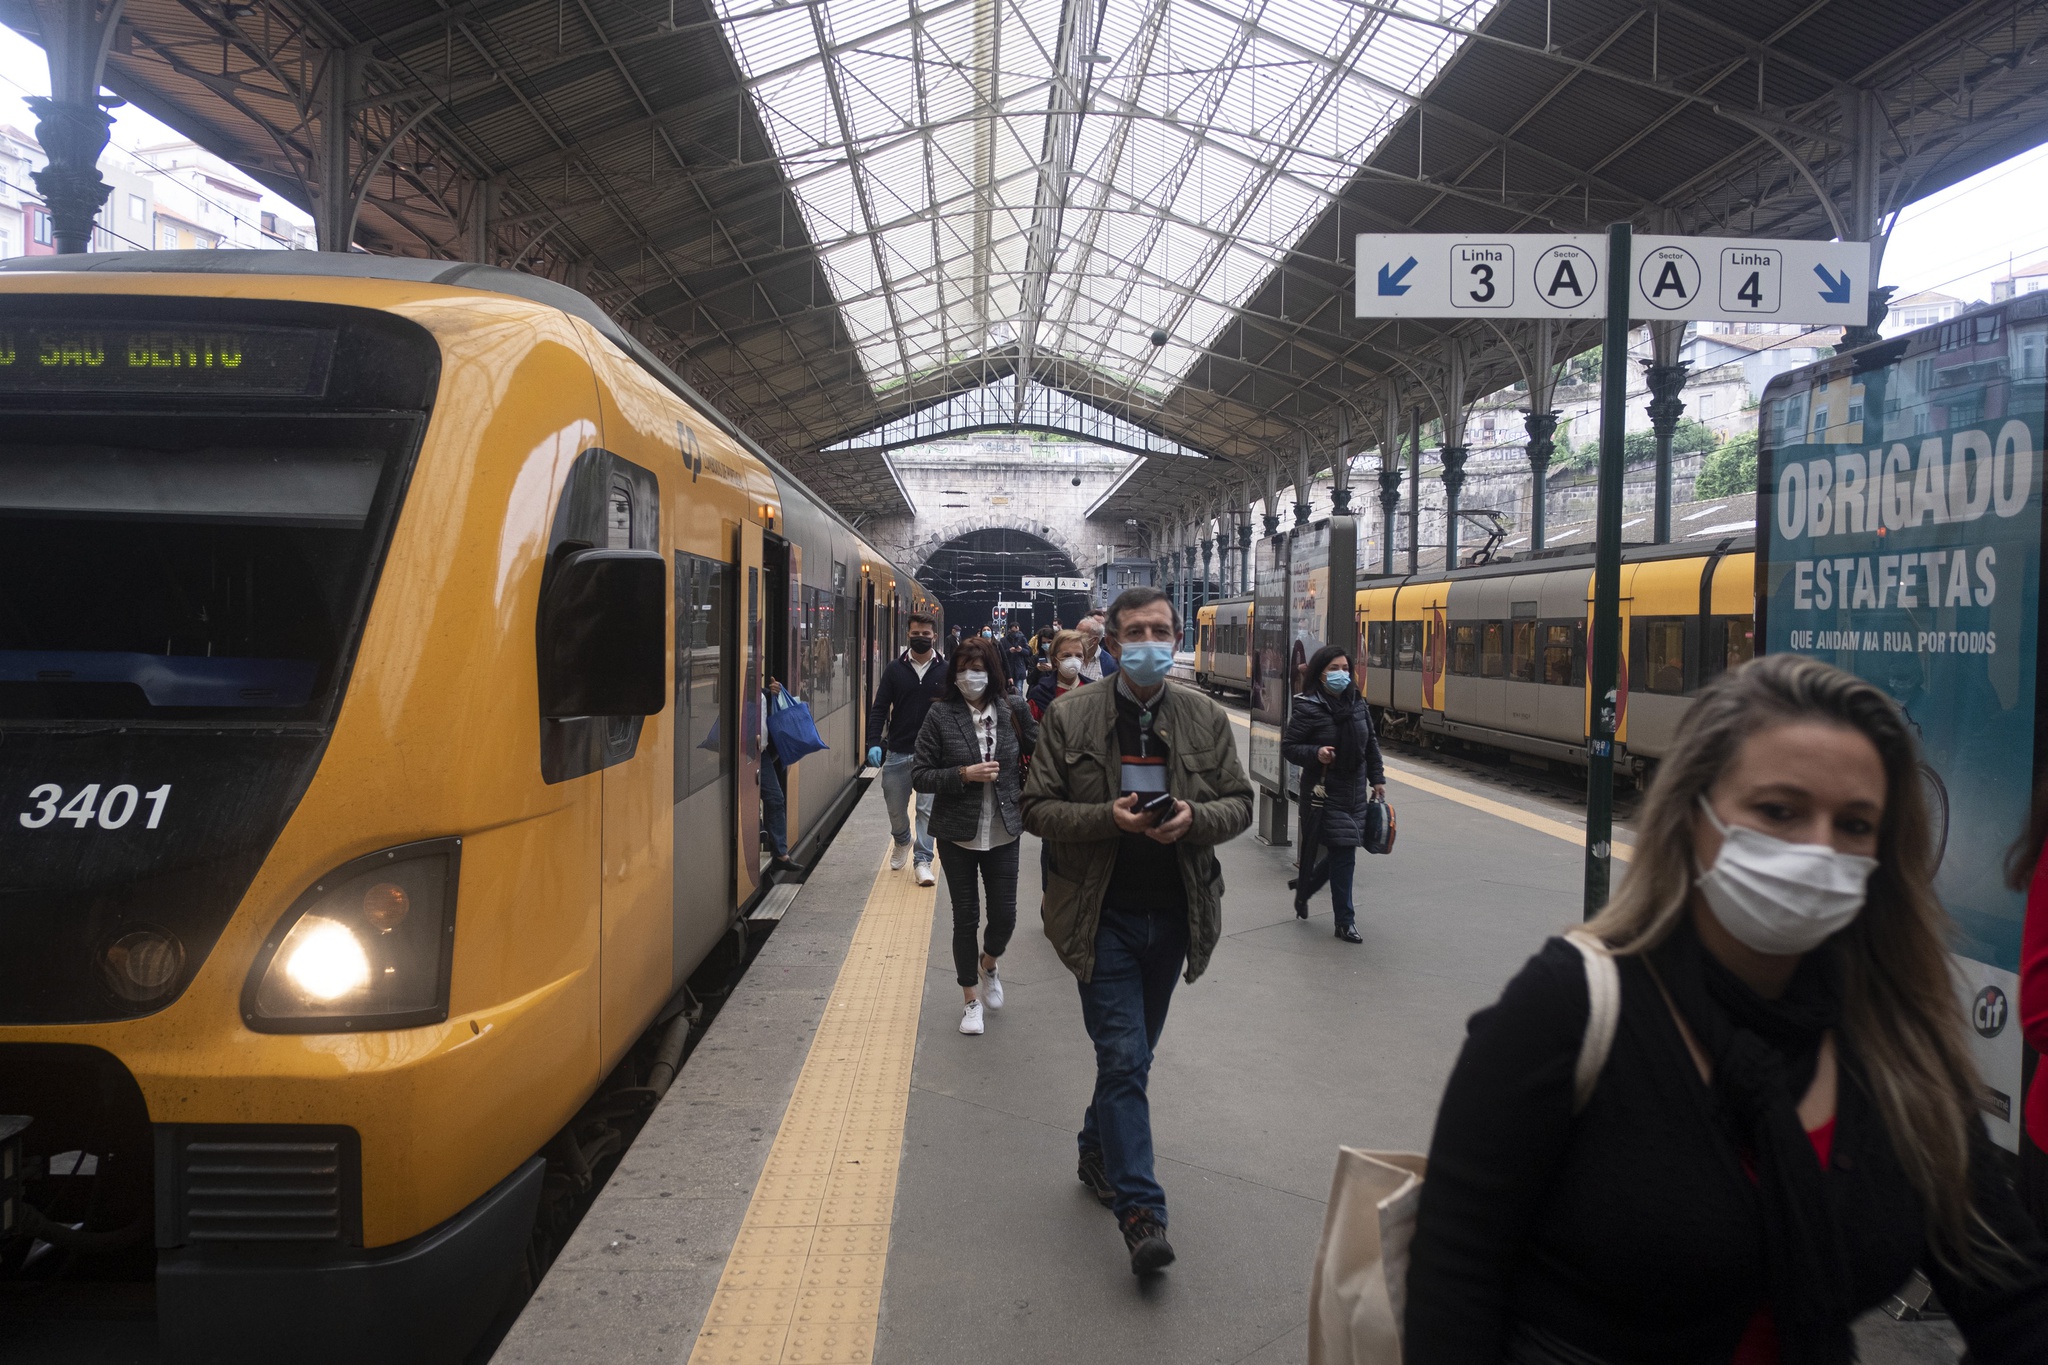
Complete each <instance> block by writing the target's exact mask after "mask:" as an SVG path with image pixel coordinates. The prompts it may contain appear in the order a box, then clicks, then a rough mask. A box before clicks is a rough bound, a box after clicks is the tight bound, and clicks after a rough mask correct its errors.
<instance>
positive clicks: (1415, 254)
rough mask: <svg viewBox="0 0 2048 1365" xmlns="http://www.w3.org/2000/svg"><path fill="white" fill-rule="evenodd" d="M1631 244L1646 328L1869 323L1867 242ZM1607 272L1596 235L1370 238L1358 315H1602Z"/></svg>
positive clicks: (1635, 309)
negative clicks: (1650, 324) (1719, 321)
mask: <svg viewBox="0 0 2048 1365" xmlns="http://www.w3.org/2000/svg"><path fill="white" fill-rule="evenodd" d="M1632 246H1633V259H1632V261H1631V266H1630V271H1629V274H1630V277H1631V278H1630V284H1631V292H1632V293H1633V294H1634V297H1635V302H1634V303H1633V304H1632V305H1631V307H1630V309H1629V316H1630V317H1631V318H1632V319H1634V320H1637V321H1649V320H1653V319H1657V320H1664V319H1669V320H1674V321H1682V320H1697V319H1702V318H1733V319H1742V318H1754V319H1757V320H1759V321H1770V322H1785V323H1797V324H1801V325H1805V326H1828V325H1844V326H1860V325H1861V324H1863V323H1864V322H1866V321H1867V320H1868V315H1869V309H1870V247H1869V245H1868V244H1867V243H1863V242H1797V241H1750V240H1745V239H1742V238H1739V237H1666V236H1657V235H1654V234H1643V235H1640V236H1637V237H1635V238H1634V239H1633V243H1632ZM1606 268H1607V239H1606V238H1605V237H1604V236H1601V235H1599V234H1597V233H1579V234H1560V235H1556V236H1550V235H1544V234H1537V233H1516V234H1505V235H1501V236H1497V237H1484V236H1467V235H1449V234H1442V233H1429V234H1418V233H1373V232H1361V233H1360V234H1358V316H1360V317H1361V318H1454V317H1462V316H1466V315H1484V316H1490V317H1500V318H1597V317H1605V316H1606V313H1607V281H1606V278H1605V275H1606Z"/></svg>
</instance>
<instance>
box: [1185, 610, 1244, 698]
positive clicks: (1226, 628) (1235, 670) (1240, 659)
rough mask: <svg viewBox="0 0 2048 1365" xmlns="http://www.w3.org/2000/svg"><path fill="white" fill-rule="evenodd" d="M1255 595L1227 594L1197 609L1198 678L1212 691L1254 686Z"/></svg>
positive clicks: (1198, 681)
mask: <svg viewBox="0 0 2048 1365" xmlns="http://www.w3.org/2000/svg"><path fill="white" fill-rule="evenodd" d="M1251 653H1252V599H1251V598H1249V597H1226V598H1224V599H1223V600H1221V601H1218V602H1211V603H1209V604H1208V605H1206V606H1203V607H1200V608H1197V609H1196V611H1195V682H1196V683H1197V684H1198V685H1199V686H1202V687H1206V688H1208V689H1209V690H1210V691H1212V692H1243V693H1246V694H1249V693H1250V692H1251V690H1252V658H1251Z"/></svg>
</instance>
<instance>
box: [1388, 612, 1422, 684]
mask: <svg viewBox="0 0 2048 1365" xmlns="http://www.w3.org/2000/svg"><path fill="white" fill-rule="evenodd" d="M1394 667H1396V668H1405V669H1408V670H1410V671H1413V672H1420V671H1421V669H1422V622H1420V621H1396V622H1395V623H1394Z"/></svg>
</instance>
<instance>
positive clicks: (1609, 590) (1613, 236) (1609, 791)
mask: <svg viewBox="0 0 2048 1365" xmlns="http://www.w3.org/2000/svg"><path fill="white" fill-rule="evenodd" d="M1629 265H1630V233H1629V225H1628V224H1627V223H1616V224H1614V225H1613V226H1612V227H1610V228H1608V229H1607V335H1606V349H1605V351H1604V352H1603V357H1602V364H1601V366H1600V491H1599V500H1598V503H1597V510H1596V516H1597V521H1596V523H1595V525H1596V531H1597V540H1596V541H1595V546H1594V554H1593V676H1592V679H1591V682H1592V685H1593V714H1592V724H1591V733H1590V734H1588V735H1587V736H1586V898H1585V915H1586V918H1587V919H1591V918H1593V916H1594V915H1596V914H1598V913H1599V912H1600V910H1601V908H1602V907H1603V906H1605V905H1606V904H1607V892H1608V885H1609V878H1610V876H1611V874H1612V869H1613V862H1612V854H1613V851H1614V846H1613V838H1614V729H1615V723H1616V720H1617V718H1618V715H1617V713H1618V709H1619V707H1618V701H1619V699H1618V698H1617V696H1616V690H1617V683H1618V679H1619V677H1620V673H1621V481H1622V475H1623V466H1622V441H1623V439H1624V438H1625V437H1626V436H1627V435H1628V366H1627V365H1626V364H1625V363H1620V362H1621V360H1622V358H1623V357H1625V356H1627V354H1628V310H1629V304H1630V303H1631V302H1632V301H1633V296H1634V288H1633V283H1634V282H1633V281H1632V280H1631V279H1630V278H1629Z"/></svg>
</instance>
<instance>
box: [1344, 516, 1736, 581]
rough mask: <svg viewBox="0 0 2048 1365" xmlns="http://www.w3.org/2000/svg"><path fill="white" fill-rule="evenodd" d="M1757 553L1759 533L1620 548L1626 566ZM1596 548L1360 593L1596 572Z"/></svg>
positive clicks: (1414, 577) (1418, 577)
mask: <svg viewBox="0 0 2048 1365" xmlns="http://www.w3.org/2000/svg"><path fill="white" fill-rule="evenodd" d="M1754 549H1756V532H1754V531H1742V532H1737V533H1735V534H1733V535H1724V536H1719V537H1716V538H1715V539H1712V540H1709V539H1707V538H1706V537H1704V536H1702V537H1701V538H1699V539H1697V540H1679V541H1673V542H1671V543H1670V544H1668V545H1650V544H1635V545H1623V546H1622V547H1621V562H1622V563H1624V564H1646V563H1652V562H1654V561H1657V560H1661V559H1702V558H1705V557H1706V556H1708V555H1711V554H1732V555H1739V554H1748V553H1750V552H1751V551H1752V550H1754ZM1593 557H1594V554H1593V547H1592V546H1591V545H1587V546H1584V547H1580V546H1577V545H1574V546H1572V547H1571V548H1570V549H1569V550H1562V551H1539V552H1538V553H1537V554H1535V555H1525V556H1522V557H1520V558H1517V559H1504V560H1501V561H1499V562H1497V563H1493V564H1474V565H1471V566H1468V567H1466V568H1462V569H1457V570H1454V571H1452V572H1451V573H1449V574H1444V573H1442V572H1434V573H1432V572H1427V571H1425V572H1422V573H1414V574H1402V573H1395V574H1370V575H1367V574H1361V575H1359V578H1358V590H1359V591H1360V592H1364V591H1365V590H1366V589H1368V588H1392V587H1398V586H1399V585H1401V584H1403V583H1407V582H1421V583H1437V582H1442V581H1445V580H1446V579H1448V580H1449V581H1450V582H1453V583H1463V582H1467V581H1469V580H1472V579H1480V578H1505V577H1513V576H1514V575H1517V574H1526V573H1550V572H1552V571H1553V570H1557V569H1584V570H1586V571H1588V572H1591V570H1592V568H1593Z"/></svg>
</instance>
